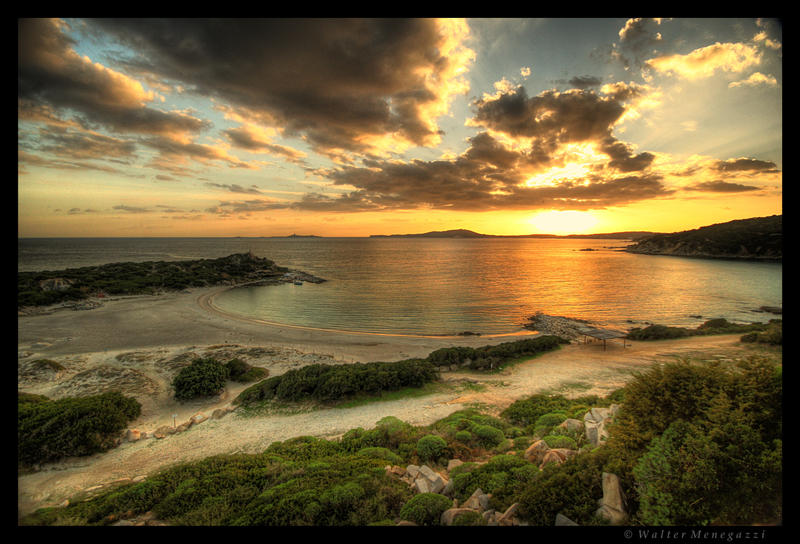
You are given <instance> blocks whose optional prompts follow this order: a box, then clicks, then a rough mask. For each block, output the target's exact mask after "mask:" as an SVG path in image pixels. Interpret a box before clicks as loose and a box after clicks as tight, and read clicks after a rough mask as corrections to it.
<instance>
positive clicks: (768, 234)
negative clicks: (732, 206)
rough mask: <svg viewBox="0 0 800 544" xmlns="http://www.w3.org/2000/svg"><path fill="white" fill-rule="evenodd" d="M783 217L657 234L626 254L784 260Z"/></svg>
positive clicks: (773, 216) (754, 219) (628, 248)
mask: <svg viewBox="0 0 800 544" xmlns="http://www.w3.org/2000/svg"><path fill="white" fill-rule="evenodd" d="M782 219H783V216H782V215H772V216H769V217H754V218H751V219H739V220H735V221H729V222H727V223H717V224H714V225H708V226H705V227H700V228H698V229H694V230H687V231H682V232H675V233H672V234H655V235H652V236H648V237H646V238H642V239H640V240H638V241H637V242H636V243H635V244H632V245H630V246H628V247H627V248H626V249H625V250H626V251H628V252H631V253H643V254H646V255H676V256H682V257H711V258H726V259H750V260H781V259H782V257H783V227H782Z"/></svg>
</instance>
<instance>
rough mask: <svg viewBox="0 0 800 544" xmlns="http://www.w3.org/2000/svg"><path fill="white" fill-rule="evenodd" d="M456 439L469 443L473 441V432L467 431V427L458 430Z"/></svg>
mask: <svg viewBox="0 0 800 544" xmlns="http://www.w3.org/2000/svg"><path fill="white" fill-rule="evenodd" d="M455 439H456V440H458V441H459V442H463V443H464V444H467V443H469V442H471V441H472V433H471V432H469V431H467V430H466V429H464V430H461V431H458V432H456V434H455Z"/></svg>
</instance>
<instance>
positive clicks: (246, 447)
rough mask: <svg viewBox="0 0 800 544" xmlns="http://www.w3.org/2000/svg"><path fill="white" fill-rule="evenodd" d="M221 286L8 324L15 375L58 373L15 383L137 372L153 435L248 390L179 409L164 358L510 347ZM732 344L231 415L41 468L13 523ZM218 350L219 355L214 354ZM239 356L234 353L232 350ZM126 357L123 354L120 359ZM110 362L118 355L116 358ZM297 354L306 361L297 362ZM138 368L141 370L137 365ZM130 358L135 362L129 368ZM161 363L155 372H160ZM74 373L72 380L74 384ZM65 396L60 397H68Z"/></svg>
mask: <svg viewBox="0 0 800 544" xmlns="http://www.w3.org/2000/svg"><path fill="white" fill-rule="evenodd" d="M220 291H221V290H220V289H219V288H214V289H196V290H192V291H190V292H188V293H170V294H166V295H161V296H154V297H127V298H118V299H114V300H107V301H105V302H104V305H103V306H102V307H100V308H97V309H93V310H87V311H72V310H60V311H56V312H54V313H51V314H49V315H36V316H20V317H19V318H18V328H19V330H18V351H19V353H20V359H19V360H20V365H21V367H22V365H23V364H24V363H25V362H26V361H31V360H34V359H40V358H48V359H53V360H55V361H57V362H59V363H61V364H63V365H64V366H65V367H66V370H65V371H63V372H61V373H59V374H58V375H54V376H53V377H52V379H50V380H48V381H44V382H42V381H41V380H40V381H36V380H32V381H31V380H28V381H26V380H23V379H22V378H20V383H19V386H20V389H21V390H23V391H26V392H31V393H40V394H46V395H48V396H53V397H58V395H59V394H61V395H62V396H64V395H65V394H66V392H70V393H72V392H74V387H79V386H81V385H82V384H86V385H87V386H88V385H91V386H94V387H100V386H102V383H101V382H102V380H100V379H99V378H98V377H97V376H94V377H92V379H91V380H89V379H87V380H85V381H83V382H81V381H76V379H77V378H76V375H79V373H80V372H87V371H89V372H90V371H92V370H93V369H97V368H99V367H105V368H110V369H112V370H114V371H115V372H122V371H125V372H131V373H135V377H137V379H141V380H144V382H143V383H145V384H146V386H142V385H134V386H131V390H129V391H126V392H125V393H126V394H131V395H134V396H136V397H137V400H139V401H140V402H141V403H142V405H143V413H142V416H141V417H140V418H139V419H138V420H137V421H135V422H133V423H132V424H131V425H130V427H131V428H138V429H140V430H144V431H153V430H155V429H156V428H157V427H159V426H161V425H172V423H173V414H175V415H176V417H175V420H176V422H177V423H178V424H180V423H182V422H184V421H186V420H188V418H189V417H191V416H192V415H193V414H196V413H203V414H205V415H209V416H210V415H211V413H212V411H213V410H214V409H215V408H219V407H223V406H227V405H229V404H230V401H231V400H232V399H233V398H235V396H236V395H237V394H238V393H239V392H240V391H241V390H242V389H243V388H244V387H246V386H244V385H236V386H230V387H229V388H228V389H227V390H226V392H225V393H224V394H223V395H222V396H221V397H218V398H215V399H211V400H209V401H197V402H192V403H184V404H180V403H177V402H176V401H175V400H174V399H172V398H171V396H170V394H169V387H168V384H169V381H170V380H171V378H172V376H173V375H174V372H177V370H174V372H172V373H170V371H169V369H168V368H165V367H164V366H163V362H164V361H168V360H170V359H171V358H172V357H174V356H176V355H179V354H182V353H186V352H189V351H191V352H194V353H197V354H199V355H202V354H204V353H208V352H209V350H208V347H209V346H219V345H223V346H224V345H225V344H230V345H234V344H235V345H238V346H239V347H240V348H246V347H250V346H258V347H264V348H271V349H272V352H270V353H269V354H264V355H262V356H259V357H256V358H255V359H250V360H248V362H250V363H251V364H254V365H257V366H263V367H265V368H268V369H269V370H270V373H271V375H276V374H280V373H282V372H285V371H286V370H287V369H289V368H292V367H296V366H301V365H303V364H308V363H309V362H313V361H329V362H333V361H336V362H352V361H394V360H401V359H406V358H409V357H424V356H426V355H427V354H428V353H430V352H431V351H433V350H435V349H437V348H439V347H443V346H451V345H464V346H473V347H477V346H483V345H487V344H493V343H499V342H504V341H509V340H514V339H515V338H514V337H511V338H509V337H477V336H472V337H451V338H431V337H403V336H387V335H371V334H361V333H343V332H331V331H321V330H313V329H304V328H299V327H286V326H281V325H273V324H266V323H263V322H258V321H257V320H253V319H245V318H241V317H235V316H230V315H225V314H223V313H221V312H219V311H217V310H215V309H214V308H213V306H212V305H211V302H213V296H214V294H216V293H218V292H220ZM738 338H739V336H738V335H730V336H709V337H695V338H688V339H681V340H669V341H659V342H649V343H646V342H634V343H631V342H627V344H628V347H626V348H623V346H622V344H621V343H620V342H618V341H611V342H608V343H607V350H606V351H603V348H602V344H579V343H577V344H572V345H569V346H565V347H564V348H562V349H561V350H558V351H555V352H552V353H548V354H545V355H543V356H541V357H538V358H535V359H532V360H531V361H529V362H526V363H522V364H519V365H516V366H514V367H513V368H511V369H507V370H505V371H504V372H502V373H501V374H494V375H478V374H461V373H445V374H444V375H443V377H444V379H445V380H447V381H448V382H449V383H451V384H452V387H451V388H449V389H448V390H445V391H444V392H442V393H440V394H436V395H430V396H426V397H422V398H416V399H406V400H397V401H391V402H375V403H370V404H368V405H365V406H360V407H356V408H349V409H327V410H318V411H314V412H309V413H301V414H295V415H271V416H263V417H257V418H244V417H242V416H241V415H240V414H239V412H233V413H231V414H228V415H227V416H225V417H223V418H221V419H209V420H208V421H205V422H203V423H201V424H198V425H195V426H192V427H191V428H190V429H189V430H187V431H185V432H183V433H179V434H175V435H171V436H168V437H166V438H164V439H146V440H142V441H139V442H133V443H127V442H126V443H123V444H122V445H121V446H119V447H117V448H115V449H113V450H110V451H108V452H105V453H102V454H97V455H93V456H90V457H86V458H73V459H68V460H64V461H61V462H58V463H52V464H48V465H46V466H45V467H43V469H42V470H40V471H39V472H36V473H34V474H29V475H24V476H21V477H19V478H18V507H19V513H20V514H21V515H22V514H25V513H27V512H30V511H32V510H34V509H36V508H39V507H42V506H53V505H57V504H59V503H61V502H62V501H63V500H64V499H67V498H69V497H70V496H72V495H73V494H75V493H77V492H79V491H82V490H85V489H87V488H90V487H92V486H97V485H107V484H109V483H112V482H114V481H116V480H119V479H123V478H134V477H136V476H141V475H147V474H150V473H153V472H154V471H157V470H159V469H161V468H164V467H166V466H169V465H171V464H174V463H178V462H183V461H190V460H196V459H201V458H204V457H207V456H209V455H214V454H220V453H231V452H236V451H240V452H248V453H251V452H258V451H262V450H263V449H264V448H266V447H267V446H268V445H269V444H270V443H272V442H274V441H277V440H286V439H288V438H292V437H295V436H301V435H313V436H321V437H335V436H339V435H341V434H343V433H344V432H346V431H347V430H349V429H352V428H355V427H364V428H371V427H372V426H374V424H375V423H376V422H377V421H378V420H380V419H381V418H383V417H385V416H389V415H393V416H396V417H398V418H400V419H402V420H404V421H407V422H408V423H411V424H413V425H427V424H430V423H433V422H434V421H436V420H438V419H441V418H443V417H445V416H447V415H448V414H450V413H452V412H454V411H456V410H459V409H462V408H465V407H467V406H470V405H478V406H481V407H483V408H485V409H486V410H487V411H490V412H495V413H497V412H499V411H500V410H501V409H503V408H505V407H506V406H508V405H509V404H511V403H512V402H513V401H514V400H517V399H519V398H524V397H527V396H529V395H531V394H534V393H537V392H551V393H555V392H562V393H564V394H587V393H599V394H604V393H606V392H609V391H612V390H614V389H617V388H618V387H620V386H621V385H623V384H624V383H625V382H626V381H627V380H628V379H630V376H631V372H632V371H635V370H641V369H644V368H646V367H647V366H649V365H652V364H653V363H654V362H656V361H658V360H664V358H669V357H672V356H674V355H675V354H679V353H682V352H686V351H697V352H704V353H714V354H726V355H729V354H734V353H736V352H738V351H742V350H744V351H746V350H747V349H748V347H747V346H743V345H741V344H739V343H738ZM218 349H224V348H218ZM231 349H237V348H231ZM131 353H134V355H133V356H130V354H131ZM120 354H128V355H129V356H128V357H127V358H126V357H125V356H123V357H122V359H119V358H117V356H118V355H120ZM304 354H305V355H304ZM137 357H140V358H141V362H137V361H136V360H135V359H136V358H137ZM132 359H133V360H132ZM159 365H162V366H159ZM84 375H85V374H80V375H79V376H84ZM465 379H466V380H470V381H474V382H480V383H481V384H483V385H484V387H483V388H482V389H481V390H476V389H475V388H474V387H464V384H465V383H467V382H465V381H464V380H465ZM68 386H69V387H72V389H70V388H69V387H68Z"/></svg>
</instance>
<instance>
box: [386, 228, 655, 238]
mask: <svg viewBox="0 0 800 544" xmlns="http://www.w3.org/2000/svg"><path fill="white" fill-rule="evenodd" d="M653 234H654V233H652V232H645V231H627V232H607V233H601V234H566V235H558V234H520V235H511V234H509V235H502V234H481V233H478V232H474V231H471V230H466V229H453V230H437V231H432V232H424V233H420V234H373V235H371V236H370V238H598V239H604V240H638V239H640V238H643V237H645V236H651V235H653Z"/></svg>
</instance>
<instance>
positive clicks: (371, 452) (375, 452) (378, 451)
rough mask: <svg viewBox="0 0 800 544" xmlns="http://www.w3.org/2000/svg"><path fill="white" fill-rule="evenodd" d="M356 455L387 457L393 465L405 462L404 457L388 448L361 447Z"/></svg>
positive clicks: (376, 457)
mask: <svg viewBox="0 0 800 544" xmlns="http://www.w3.org/2000/svg"><path fill="white" fill-rule="evenodd" d="M356 455H361V456H364V457H371V458H373V459H385V460H386V461H389V462H390V463H391V464H393V465H399V464H400V463H402V462H403V458H402V457H400V456H399V455H397V454H396V453H394V452H393V451H392V450H390V449H388V448H378V447H368V448H361V449H360V450H358V451H357V452H356Z"/></svg>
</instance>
